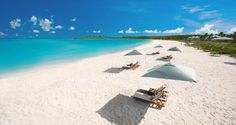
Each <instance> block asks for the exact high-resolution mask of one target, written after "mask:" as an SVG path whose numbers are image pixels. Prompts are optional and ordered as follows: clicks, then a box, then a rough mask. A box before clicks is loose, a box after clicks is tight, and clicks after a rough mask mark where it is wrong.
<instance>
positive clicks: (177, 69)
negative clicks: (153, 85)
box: [143, 63, 197, 82]
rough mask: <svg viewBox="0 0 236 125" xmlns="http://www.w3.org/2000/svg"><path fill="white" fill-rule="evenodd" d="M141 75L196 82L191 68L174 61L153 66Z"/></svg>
mask: <svg viewBox="0 0 236 125" xmlns="http://www.w3.org/2000/svg"><path fill="white" fill-rule="evenodd" d="M143 76H144V77H154V78H163V79H174V80H183V81H191V82H197V76H196V74H195V71H194V70H193V69H191V68H188V67H185V66H181V65H177V64H174V63H166V64H163V65H158V66H155V67H154V68H152V69H151V70H149V71H148V73H146V74H145V75H143Z"/></svg>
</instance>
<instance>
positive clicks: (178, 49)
mask: <svg viewBox="0 0 236 125" xmlns="http://www.w3.org/2000/svg"><path fill="white" fill-rule="evenodd" d="M168 50H169V51H179V52H182V51H183V50H182V49H181V48H179V47H172V48H169V49H168Z"/></svg>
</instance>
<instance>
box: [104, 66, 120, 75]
mask: <svg viewBox="0 0 236 125" xmlns="http://www.w3.org/2000/svg"><path fill="white" fill-rule="evenodd" d="M123 70H124V69H122V68H118V67H111V68H109V69H107V70H105V71H104V72H107V73H116V74H118V73H120V72H122V71H123Z"/></svg>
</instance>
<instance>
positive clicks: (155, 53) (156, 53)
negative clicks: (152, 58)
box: [147, 51, 160, 55]
mask: <svg viewBox="0 0 236 125" xmlns="http://www.w3.org/2000/svg"><path fill="white" fill-rule="evenodd" d="M158 54H160V52H158V51H157V52H153V53H151V54H147V55H158Z"/></svg>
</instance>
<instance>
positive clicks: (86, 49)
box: [0, 39, 147, 73]
mask: <svg viewBox="0 0 236 125" xmlns="http://www.w3.org/2000/svg"><path fill="white" fill-rule="evenodd" d="M146 42H147V41H145V40H55V39H16V40H0V73H3V72H8V71H14V70H19V69H24V68H30V67H33V66H35V65H37V64H41V63H45V62H53V61H60V60H71V59H82V58H86V57H91V56H96V55H100V54H103V53H110V52H116V51H120V50H126V49H129V48H132V47H135V46H138V45H141V44H143V43H146Z"/></svg>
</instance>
